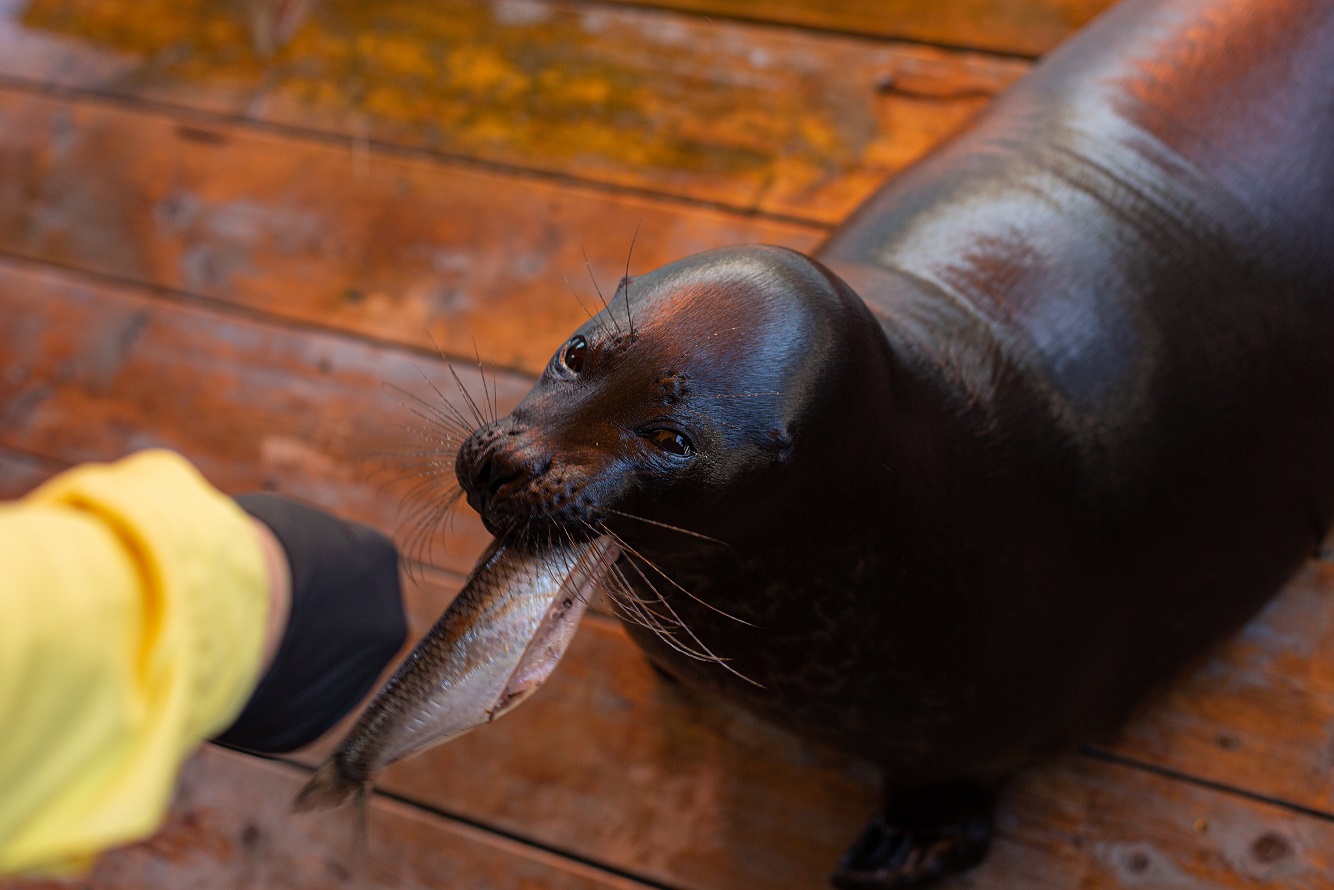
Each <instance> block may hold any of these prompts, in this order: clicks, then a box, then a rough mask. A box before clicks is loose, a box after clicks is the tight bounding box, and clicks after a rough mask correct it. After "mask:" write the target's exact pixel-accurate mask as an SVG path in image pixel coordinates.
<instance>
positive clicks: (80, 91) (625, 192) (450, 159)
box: [0, 74, 836, 234]
mask: <svg viewBox="0 0 1334 890" xmlns="http://www.w3.org/2000/svg"><path fill="white" fill-rule="evenodd" d="M0 91H10V92H15V93H24V94H29V95H35V96H43V97H46V98H50V99H59V100H62V101H65V102H70V103H72V104H87V105H103V106H107V107H112V108H121V109H124V110H126V111H131V112H134V113H137V114H143V115H146V116H151V117H159V118H168V119H170V120H173V121H179V122H182V123H184V122H191V123H194V124H197V125H203V126H214V127H227V128H236V129H242V130H249V131H251V132H255V133H262V134H266V135H270V136H281V137H284V138H287V139H294V140H299V141H304V142H313V143H319V144H323V145H331V146H335V147H338V148H345V149H348V150H350V151H366V152H368V153H370V154H379V155H383V156H385V157H393V158H408V159H413V160H425V161H430V162H434V163H436V164H439V165H440V166H442V167H454V168H463V169H467V170H475V171H478V172H483V173H490V174H495V175H500V176H506V177H512V178H515V179H528V180H532V181H535V182H542V183H548V184H551V185H556V186H563V187H566V188H572V189H580V190H587V191H591V192H598V193H601V194H606V195H614V196H616V197H633V198H642V199H646V200H650V201H655V202H661V203H665V204H671V205H676V206H679V207H683V208H694V209H698V210H709V211H713V212H716V213H726V214H729V215H731V216H736V217H739V218H742V219H758V220H765V221H768V222H774V223H782V224H785V225H791V226H801V227H807V228H811V229H816V230H818V231H820V232H823V233H826V234H828V233H830V232H832V231H833V230H834V229H835V228H836V226H835V224H833V223H830V222H827V221H825V220H821V219H819V218H817V217H805V216H797V215H792V214H784V213H776V212H774V211H767V210H762V209H760V208H758V207H753V206H745V205H738V204H731V203H728V202H726V201H709V200H705V199H703V198H696V197H691V196H689V195H682V194H679V193H676V192H669V191H660V190H656V189H650V188H646V187H644V186H638V185H627V184H621V183H616V182H604V181H601V180H597V179H591V178H584V177H579V176H575V175H572V174H569V173H561V172H559V171H555V170H542V169H538V168H533V167H524V166H522V165H519V164H507V163H505V162H503V161H493V160H487V159H485V158H478V157H474V156H471V155H466V154H458V153H451V152H446V151H438V150H432V149H428V148H420V147H416V146H411V145H404V144H402V143H396V142H389V141H387V140H383V139H379V138H373V137H369V136H367V137H360V136H354V135H350V134H345V133H338V132H335V131H331V130H321V129H318V128H315V127H310V126H302V125H300V124H292V123H284V122H281V121H269V120H259V119H257V118H254V117H248V116H246V115H244V114H227V113H224V112H218V111H207V110H204V109H201V108H195V107H192V106H189V105H183V104H178V103H173V102H167V101H165V100H162V99H150V98H146V97H140V96H127V95H122V94H119V93H114V92H111V91H109V90H100V89H97V88H95V87H72V86H66V85H63V84H54V83H50V82H48V81H42V80H32V79H29V78H24V77H18V76H16V75H13V74H0Z"/></svg>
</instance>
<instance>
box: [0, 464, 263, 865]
mask: <svg viewBox="0 0 1334 890" xmlns="http://www.w3.org/2000/svg"><path fill="white" fill-rule="evenodd" d="M267 583H268V579H267V575H266V569H265V563H264V556H263V552H262V550H261V549H260V544H259V541H258V539H257V537H256V535H255V532H254V528H253V526H252V525H251V523H250V520H249V518H248V517H247V516H246V515H245V513H244V512H243V511H242V510H241V509H240V508H239V507H237V506H236V504H235V503H234V502H233V501H231V500H230V499H229V498H227V497H225V496H223V495H222V494H220V493H219V492H217V491H216V490H214V489H213V488H212V487H210V486H209V485H208V483H207V482H205V481H204V479H203V477H202V476H200V475H199V473H198V472H197V471H196V470H195V469H194V468H193V467H192V466H190V464H188V463H187V462H186V461H185V460H184V459H183V458H181V457H179V456H178V455H175V454H172V453H170V452H165V451H149V452H143V453H140V454H137V455H134V456H133V457H130V458H126V459H125V460H122V461H120V462H118V463H115V464H109V465H88V466H84V467H80V468H77V469H74V470H71V471H69V472H67V473H64V474H62V475H60V476H57V477H55V478H54V479H52V480H50V481H49V482H48V483H46V484H45V485H43V486H42V487H40V488H38V489H37V490H36V491H34V492H33V493H32V494H30V495H28V496H27V497H25V498H23V499H22V500H19V501H16V502H12V503H7V504H0V874H4V873H6V872H14V871H20V870H28V869H33V868H52V867H54V868H59V867H61V866H62V865H64V864H69V863H72V862H77V861H78V860H80V859H85V858H86V857H87V856H89V855H91V854H94V853H96V852H98V851H100V850H102V849H104V848H106V847H108V846H112V845H115V844H119V843H125V842H129V841H132V840H136V839H139V838H142V837H144V836H146V835H148V834H150V833H152V831H153V830H154V828H155V827H156V826H157V824H158V823H159V822H160V821H161V819H162V817H163V814H164V812H165V810H166V808H167V806H168V805H169V804H170V802H171V797H172V789H173V787H174V784H175V779H176V774H177V771H178V770H179V768H180V765H181V763H182V761H183V760H184V759H185V757H186V755H188V754H189V753H190V751H191V750H192V749H193V748H194V747H195V746H196V745H197V744H198V743H199V742H200V740H201V739H203V738H205V737H207V736H209V735H212V734H214V733H216V732H218V731H220V730H222V729H224V728H226V727H227V726H228V725H229V724H230V723H231V722H232V721H233V720H234V719H235V717H236V715H237V714H238V713H239V711H240V709H241V707H242V706H243V705H244V704H245V702H246V700H247V699H248V698H249V695H250V693H251V691H252V690H253V689H254V685H255V683H256V682H257V680H258V677H257V674H258V672H259V662H260V655H261V647H262V644H263V636H264V623H265V619H266V618H267V613H268V592H267Z"/></svg>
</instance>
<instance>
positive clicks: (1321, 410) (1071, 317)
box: [458, 0, 1334, 887]
mask: <svg viewBox="0 0 1334 890" xmlns="http://www.w3.org/2000/svg"><path fill="white" fill-rule="evenodd" d="M1332 72H1334V6H1331V5H1329V4H1328V3H1321V2H1316V0H1281V2H1276V0H1240V2H1238V0H1227V2H1225V0H1159V2H1155V0H1127V2H1125V3H1123V4H1121V5H1120V6H1118V7H1117V8H1116V9H1115V10H1113V11H1112V12H1111V13H1109V14H1107V15H1106V16H1104V17H1103V18H1102V19H1101V20H1100V21H1099V22H1098V23H1096V24H1095V25H1093V26H1092V27H1091V28H1090V29H1089V30H1088V31H1086V32H1085V33H1084V34H1083V35H1082V36H1080V37H1078V38H1077V39H1076V40H1074V41H1073V42H1072V43H1070V44H1068V45H1067V46H1066V47H1064V48H1063V49H1061V50H1060V51H1058V52H1057V53H1054V54H1053V56H1052V57H1051V58H1049V59H1048V60H1046V61H1044V62H1043V64H1041V65H1040V66H1038V68H1037V69H1036V70H1035V71H1034V72H1033V73H1032V74H1031V75H1030V76H1029V77H1028V78H1026V79H1025V80H1024V81H1023V82H1022V83H1021V84H1020V85H1019V86H1018V87H1016V89H1015V90H1014V91H1012V92H1011V93H1010V94H1007V96H1006V97H1004V98H1003V99H1001V100H1000V101H999V102H998V103H996V105H995V106H994V107H993V108H992V109H991V110H990V111H989V112H987V113H986V114H984V115H983V117H982V118H981V119H980V120H979V122H977V123H976V124H975V125H974V126H972V127H971V128H970V129H969V130H968V131H967V132H965V133H964V134H963V135H962V136H960V137H959V138H957V139H956V140H954V141H953V142H952V143H951V144H949V145H948V146H946V147H944V148H942V149H941V150H939V151H938V152H936V153H935V154H934V155H932V156H931V157H930V158H928V159H927V160H925V161H923V162H922V163H920V164H918V165H917V166H915V167H914V168H913V169H911V170H909V171H907V172H906V173H904V174H903V175H902V176H900V177H899V178H898V179H896V180H895V181H894V182H893V183H891V184H890V185H889V186H887V187H886V188H885V189H884V190H883V191H882V192H881V193H880V194H879V195H877V196H876V197H875V198H873V199H872V201H871V202H870V203H868V205H867V206H866V207H865V208H864V209H863V210H862V211H860V212H859V214H858V215H857V216H856V217H854V219H853V220H852V221H851V222H850V223H849V224H848V225H847V226H846V227H844V229H842V230H841V231H840V232H839V233H838V234H836V236H835V237H834V238H833V239H832V241H831V242H830V243H829V244H828V245H826V247H825V248H824V249H823V250H822V251H821V252H820V253H819V254H818V258H819V260H820V262H816V261H813V260H810V259H807V258H805V257H802V256H800V255H798V254H795V253H792V252H790V251H785V250H780V249H776V248H766V247H743V248H731V249H726V250H719V251H713V252H709V253H705V254H700V255H698V256H695V257H691V258H689V259H686V260H682V261H680V262H678V263H673V264H671V265H669V266H666V267H664V268H662V269H659V270H658V271H656V272H653V273H651V274H649V275H645V276H642V277H640V278H636V279H630V280H628V281H627V282H625V283H624V284H623V286H622V288H621V289H620V290H619V292H618V293H617V295H616V298H615V299H614V300H613V301H612V305H611V306H610V307H609V308H608V309H606V310H605V311H604V312H602V313H601V314H599V315H598V316H597V317H596V318H594V319H593V320H591V321H590V322H588V323H587V324H585V325H584V326H583V327H582V328H581V329H580V330H579V331H578V332H577V333H576V335H575V338H573V339H572V340H571V342H570V343H569V344H567V345H566V346H565V347H562V349H561V350H559V351H558V352H557V354H556V355H555V357H553V359H552V363H551V365H550V367H549V368H548V369H547V371H546V373H545V374H544V375H543V377H542V379H541V381H539V383H538V384H537V386H536V387H535V388H534V390H533V392H532V393H531V394H530V395H529V396H528V397H527V398H526V399H525V400H524V402H523V403H522V404H521V405H520V406H519V407H518V408H517V409H516V410H515V411H514V413H513V414H512V415H511V416H510V417H509V418H506V419H504V420H502V421H498V422H496V423H494V424H491V425H489V426H487V427H484V428H483V429H482V430H481V431H479V432H478V433H477V434H476V435H475V436H474V438H473V440H472V441H470V442H469V444H468V445H467V446H466V447H465V448H464V450H463V452H462V453H461V454H460V457H459V461H458V471H459V477H460V480H461V482H462V484H463V486H464V487H465V489H466V490H467V493H468V497H469V501H470V503H472V504H473V506H474V507H475V508H477V509H478V511H479V512H480V513H481V514H482V516H483V518H484V519H485V521H486V522H487V525H488V527H490V528H491V529H492V530H493V531H496V532H497V533H502V534H507V535H516V536H521V537H523V536H526V537H527V538H528V539H530V540H532V541H533V542H536V543H540V542H541V541H542V540H543V539H544V538H550V537H552V536H555V535H584V534H588V533H590V532H591V531H592V530H594V529H597V530H604V529H605V530H608V531H610V532H612V533H613V534H615V535H616V536H617V537H618V538H619V539H620V540H622V541H623V542H624V543H625V545H626V547H625V553H626V554H627V555H626V556H625V557H624V558H623V560H622V564H621V567H620V568H621V573H622V576H623V578H624V581H625V584H626V587H627V588H629V589H630V590H631V591H632V593H631V592H629V591H626V592H623V602H624V603H626V604H627V605H628V613H627V615H628V617H629V618H631V619H632V621H631V632H632V633H633V634H634V636H635V637H636V639H637V640H638V641H639V642H640V643H641V645H643V646H644V648H645V649H646V650H647V651H648V652H649V653H650V655H651V656H652V657H653V658H654V660H655V661H657V662H658V663H659V664H661V665H662V666H663V667H664V668H665V669H666V670H667V671H669V672H670V673H672V674H673V675H675V676H677V677H680V678H681V679H683V680H685V681H687V682H689V683H691V684H693V685H697V686H700V687H704V688H707V689H711V690H713V691H715V692H718V693H720V694H722V695H724V696H727V697H729V698H731V699H732V700H734V701H737V702H740V703H742V704H744V705H746V706H748V707H750V708H753V709H755V710H757V711H759V712H761V713H763V714H765V715H766V716H768V717H770V718H772V719H774V720H776V721H778V722H781V723H783V724H784V725H787V726H790V727H792V728H794V729H796V730H798V731H799V732H802V733H805V734H806V735H808V736H811V737H815V738H820V739H824V740H826V741H829V742H832V743H834V744H836V745H839V746H841V747H843V748H845V749H847V750H850V751H853V752H856V753H858V754H861V755H863V756H866V757H869V758H872V759H874V760H875V761H876V762H878V763H880V764H881V765H882V767H883V768H884V772H885V777H886V789H887V802H886V809H885V812H884V813H883V814H882V815H881V816H880V817H878V818H877V820H876V821H875V822H873V823H872V825H871V826H870V827H869V828H868V833H867V834H866V835H865V836H864V837H863V838H862V839H860V840H859V841H858V842H857V844H855V845H854V847H853V849H852V850H851V851H850V852H849V855H848V857H847V858H846V859H845V860H844V862H843V864H842V866H841V867H840V871H839V874H838V875H837V876H836V883H838V884H839V885H840V886H845V887H891V886H904V885H908V884H913V883H921V882H924V881H929V880H932V879H934V878H936V877H938V876H940V875H941V874H944V873H946V872H948V871H950V870H952V869H957V868H960V867H964V866H966V865H968V864H971V863H972V862H975V861H977V860H978V859H979V858H980V857H981V856H982V854H983V853H984V852H985V850H986V845H987V838H988V836H989V830H988V826H989V824H990V822H989V820H990V807H991V803H992V799H993V796H994V791H995V788H996V787H997V785H998V784H999V783H1000V781H1001V780H1003V779H1004V778H1005V777H1006V776H1008V775H1009V774H1011V773H1012V772H1013V771H1014V770H1016V769H1018V768H1019V767H1021V766H1023V765H1024V764H1026V763H1028V762H1030V761H1031V760H1032V759H1033V758H1035V757H1037V756H1038V755H1040V754H1041V753H1043V752H1045V751H1049V750H1052V749H1054V748H1059V747H1061V746H1064V745H1069V744H1073V743H1077V742H1080V741H1084V740H1087V739H1089V738H1091V737H1095V736H1097V735H1100V734H1103V733H1106V732H1109V731H1111V730H1113V729H1114V728H1115V727H1116V726H1117V725H1118V724H1119V723H1120V722H1121V721H1122V720H1123V719H1124V718H1125V716H1126V715H1127V713H1128V712H1129V710H1130V709H1131V708H1132V706H1133V705H1134V704H1135V703H1136V702H1137V701H1138V700H1140V698H1141V697H1142V696H1143V695H1144V693H1145V692H1146V691H1147V690H1148V689H1149V688H1150V687H1151V686H1152V685H1153V684H1155V683H1158V682H1161V681H1162V680H1164V679H1165V678H1168V677H1170V676H1171V675H1172V674H1173V673H1174V672H1175V671H1177V670H1178V669H1180V667H1181V666H1182V665H1184V664H1185V663H1186V662H1187V661H1188V660H1189V659H1191V658H1193V657H1195V656H1197V655H1198V654H1199V653H1200V652H1201V651H1202V650H1203V649H1204V647H1205V646H1206V645H1207V644H1208V643H1209V642H1211V641H1213V640H1216V639H1218V638H1219V637H1220V636H1222V635H1224V634H1226V633H1227V632H1229V631H1231V630H1233V629H1235V628H1237V627H1238V626H1240V624H1241V623H1242V622H1244V621H1245V620H1246V619H1247V618H1248V617H1249V616H1250V615H1252V614H1253V613H1254V612H1255V611H1256V609H1258V608H1259V606H1260V605H1261V604H1262V603H1264V602H1265V600H1266V599H1268V598H1269V596H1271V595H1272V594H1273V592H1274V591H1276V590H1277V589H1278V588H1279V587H1280V586H1281V585H1282V584H1283V582H1284V580H1285V579H1286V578H1288V577H1289V576H1290V575H1291V573H1292V572H1293V571H1294V570H1295V569H1296V568H1297V567H1298V566H1299V565H1300V564H1301V563H1302V561H1303V560H1304V559H1306V558H1307V557H1309V556H1310V555H1311V554H1312V553H1313V552H1314V550H1315V548H1316V547H1317V545H1318V543H1319V541H1320V540H1321V537H1322V536H1323V535H1324V534H1325V533H1326V532H1327V531H1328V530H1329V527H1330V523H1331V517H1332V516H1334V348H1331V342H1332V341H1334V152H1331V151H1330V150H1329V146H1330V145H1334V73H1332ZM845 282H846V283H845ZM854 289H855V291H856V294H854ZM859 297H860V298H859ZM631 320H632V321H633V330H631V324H630V322H631ZM636 609H639V610H641V611H640V612H638V613H635V610H636ZM685 656H691V657H685ZM701 656H703V658H702V660H701ZM719 659H721V660H725V664H724V665H720V664H718V663H716V661H717V660H719ZM724 666H725V667H726V668H728V669H727V670H723V669H721V668H722V667H724Z"/></svg>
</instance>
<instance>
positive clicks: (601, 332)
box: [561, 276, 607, 337]
mask: <svg viewBox="0 0 1334 890" xmlns="http://www.w3.org/2000/svg"><path fill="white" fill-rule="evenodd" d="M561 277H562V279H563V280H564V281H565V286H566V287H568V288H569V289H570V295H571V296H573V297H574V299H575V302H577V303H578V304H579V308H580V309H582V310H584V315H587V316H588V320H589V321H591V322H593V324H594V325H596V326H597V330H598V336H601V337H605V336H607V323H606V322H605V321H603V320H602V317H601V316H599V315H594V314H593V313H592V312H591V311H589V308H588V306H587V305H586V304H585V303H584V299H583V297H581V296H579V292H578V291H576V290H575V289H574V285H573V284H571V283H570V279H568V278H565V277H564V276H561Z"/></svg>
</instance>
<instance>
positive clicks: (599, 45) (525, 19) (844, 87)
mask: <svg viewBox="0 0 1334 890" xmlns="http://www.w3.org/2000/svg"><path fill="white" fill-rule="evenodd" d="M1085 2H1086V0H1085ZM6 4H7V5H8V7H9V13H8V15H5V14H4V13H3V8H4V6H5V5H6ZM955 5H958V4H957V3H956V4H955ZM972 5H973V6H977V5H979V4H977V3H973V4H972ZM988 5H1002V4H988ZM925 6H926V7H931V6H932V5H931V4H926V5H925ZM237 8H239V7H229V6H227V5H226V4H221V3H216V2H204V0H186V2H177V0H138V2H134V3H129V2H111V0H32V2H31V3H27V4H17V5H16V4H15V3H14V2H13V0H0V75H5V76H8V77H11V78H20V79H22V80H23V81H25V82H29V83H39V84H60V85H63V86H70V87H76V88H79V89H84V90H95V91H97V92H99V93H103V94H109V95H114V96H120V97H125V98H131V99H138V100H151V101H153V102H160V103H166V104H168V105H171V106H175V107H178V108H183V109H194V110H199V111H207V112H210V113H214V114H221V115H227V116H231V117H243V118H245V119H248V120H253V121H262V122H265V123H270V124H279V125H282V126H288V127H298V128H302V129H311V130H317V131H321V132H327V133H334V134H339V135H341V136H343V137H346V138H349V139H352V140H354V141H364V140H375V141H377V142H382V143H387V144H392V145H397V146H403V147H408V148H413V149H421V150H425V151H430V152H434V153H441V154H445V155H450V156H456V157H466V158H472V159H476V160H479V161H483V162H486V163H488V164H500V165H506V166H512V167H516V168H521V169H525V170H533V171H541V172H544V173H548V174H555V175H558V176H563V177H576V178H579V179H581V180H586V181H590V182H597V183H603V184H606V185H614V186H618V187H624V188H628V189H634V190H643V191H649V192H653V193H657V194H667V195H673V196H678V197H685V198H690V199H694V200H699V201H705V202H709V203H713V204H721V205H726V206H728V207H732V208H736V209H740V210H743V211H746V212H761V213H768V214H777V215H782V216H787V217H794V218H799V219H804V220H810V221H813V222H819V223H823V224H830V223H834V222H837V221H839V220H841V219H842V218H843V217H844V216H846V215H847V214H848V213H849V212H850V211H851V210H852V209H853V208H854V207H856V206H857V205H858V204H859V203H861V201H862V200H863V199H864V198H865V197H866V196H867V195H869V194H870V193H871V191H873V190H874V189H875V188H876V187H877V186H879V185H880V183H881V182H882V181H883V180H884V179H885V178H886V176H888V175H889V174H890V173H892V172H894V171H896V170H898V169H901V168H902V167H903V166H905V165H906V164H908V163H910V162H911V161H913V160H915V159H916V158H918V157H920V156H921V155H922V154H923V153H925V152H926V151H927V150H928V149H929V148H930V147H931V146H933V145H935V144H936V143H937V142H939V141H940V140H941V139H942V138H944V137H945V136H946V135H948V134H949V133H951V132H953V131H954V130H956V129H957V128H958V127H959V126H960V125H961V124H963V123H964V122H965V121H967V120H968V119H969V118H970V117H972V115H973V114H975V113H976V112H977V111H978V110H979V109H980V108H981V107H982V106H983V105H984V104H985V103H986V101H987V99H988V98H990V97H991V96H993V95H994V94H996V93H997V92H999V91H1000V90H1002V89H1004V88H1005V87H1006V86H1008V85H1009V84H1010V83H1011V82H1013V81H1014V79H1015V78H1017V77H1018V76H1019V75H1020V74H1021V73H1022V72H1023V71H1024V70H1025V69H1026V68H1027V65H1026V64H1025V63H1023V62H1021V61H1018V60H1014V59H1003V58H997V57H994V56H988V55H983V54H978V53H966V52H952V51H947V50H941V49H936V48H932V47H924V46H916V45H911V44H903V43H885V42H882V41H868V40H862V39H853V38H848V37H840V36H834V35H827V34H813V33H808V32H800V31H794V30H790V29H775V28H769V27H757V26H754V25H746V24H742V23H738V22H731V21H714V20H711V19H707V18H695V17H687V16H680V15H664V14H663V13H661V12H655V11H648V10H641V9H633V8H617V7H614V6H606V5H601V4H578V3H554V2H546V0H496V2H493V3H470V2H464V0H439V2H435V3H432V4H430V5H429V6H424V5H422V4H417V3H414V2H411V0H386V2H379V3H375V4H366V3H364V2H360V0H326V2H322V3H320V4H318V5H317V6H316V7H315V10H314V12H313V13H312V16H311V19H310V21H308V22H307V23H306V24H305V25H304V26H303V27H302V28H301V30H299V31H298V32H297V33H296V35H295V37H294V39H293V41H292V42H291V44H290V45H289V46H287V47H285V48H284V49H283V50H282V51H281V52H279V53H277V54H275V55H273V56H271V57H268V58H260V57H258V56H257V55H256V54H255V53H254V52H253V51H252V50H251V49H250V46H249V42H248V39H247V35H246V31H245V27H244V22H243V19H242V18H241V17H239V16H238V15H237V14H235V11H234V10H235V9H237ZM971 16H972V12H971V11H969V12H965V13H964V14H963V16H962V18H961V20H965V21H966V20H970V19H971ZM629 228H633V223H632V224H631V225H630V226H629ZM584 234H585V238H586V240H588V241H589V243H590V245H591V243H592V241H593V240H594V239H593V238H592V237H591V233H588V232H585V233H584ZM624 240H625V239H618V240H617V242H616V250H617V251H623V250H624V243H623V242H624Z"/></svg>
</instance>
